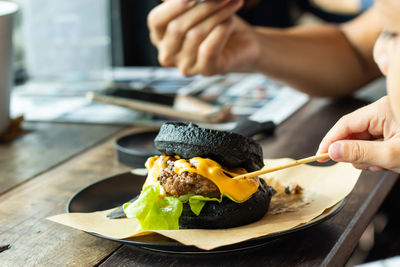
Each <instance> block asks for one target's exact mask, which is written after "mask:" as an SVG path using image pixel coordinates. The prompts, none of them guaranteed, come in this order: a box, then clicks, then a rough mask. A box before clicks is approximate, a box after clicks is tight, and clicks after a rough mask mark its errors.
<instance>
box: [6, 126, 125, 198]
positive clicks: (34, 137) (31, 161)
mask: <svg viewBox="0 0 400 267" xmlns="http://www.w3.org/2000/svg"><path fill="white" fill-rule="evenodd" d="M23 127H24V129H25V130H27V131H28V132H27V133H26V134H25V135H23V136H21V137H20V138H18V139H16V140H14V141H13V142H11V143H2V144H0V170H1V176H0V194H1V193H3V192H5V191H7V190H9V189H11V188H13V187H15V186H17V185H18V184H20V183H23V182H24V181H26V180H28V179H30V178H32V177H34V176H36V175H38V174H40V173H43V172H44V171H46V170H48V169H50V168H51V167H54V166H55V165H57V164H60V163H62V162H63V161H65V160H67V159H68V158H70V157H73V156H74V155H77V154H79V153H80V152H82V151H84V150H85V149H87V148H90V147H92V146H93V145H95V144H97V143H98V142H100V141H102V140H104V139H105V138H107V137H109V136H110V135H112V134H115V133H116V132H118V131H120V130H121V129H123V128H122V127H117V126H103V125H83V124H54V123H53V124H51V123H36V124H35V123H25V124H24V125H23Z"/></svg>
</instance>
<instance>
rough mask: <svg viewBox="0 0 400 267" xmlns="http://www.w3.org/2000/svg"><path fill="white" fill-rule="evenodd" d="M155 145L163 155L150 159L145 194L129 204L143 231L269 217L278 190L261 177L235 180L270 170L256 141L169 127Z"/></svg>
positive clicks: (216, 226) (214, 226) (178, 125)
mask: <svg viewBox="0 0 400 267" xmlns="http://www.w3.org/2000/svg"><path fill="white" fill-rule="evenodd" d="M154 143H155V146H156V148H157V149H158V150H159V151H160V152H161V153H162V155H161V156H153V157H150V158H149V159H148V160H147V162H146V164H145V166H146V168H147V170H148V176H147V178H146V181H145V183H144V185H143V189H142V192H141V194H140V195H139V196H138V198H137V199H136V200H135V201H134V202H132V203H126V204H124V205H123V210H124V213H125V214H126V216H127V217H128V218H130V217H135V218H137V219H138V221H139V224H140V228H139V229H138V230H171V229H180V228H186V229H193V228H196V229H219V228H231V227H236V226H240V225H245V224H249V223H252V222H255V221H257V220H259V219H261V218H262V217H263V216H264V215H265V214H266V212H267V210H268V206H269V202H270V199H271V197H272V195H273V194H274V190H273V188H272V187H270V186H268V185H267V184H266V183H265V181H264V180H262V179H259V178H258V177H255V178H247V179H246V178H245V179H235V178H234V177H235V176H238V175H241V174H245V173H247V172H251V171H255V170H258V169H261V168H262V167H263V165H264V164H263V154H262V149H261V146H260V145H259V144H258V143H256V142H255V141H253V140H252V139H251V138H248V137H245V136H242V135H239V134H236V133H232V132H225V131H217V130H211V129H205V128H200V127H198V126H197V125H195V124H191V123H190V124H187V123H181V122H168V123H165V124H164V125H163V126H162V127H161V129H160V132H159V133H158V135H157V136H156V138H155V140H154Z"/></svg>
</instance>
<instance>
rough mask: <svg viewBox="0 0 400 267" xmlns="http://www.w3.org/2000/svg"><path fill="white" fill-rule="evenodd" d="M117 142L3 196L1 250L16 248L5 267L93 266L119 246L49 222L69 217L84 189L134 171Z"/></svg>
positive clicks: (0, 259)
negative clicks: (121, 158) (122, 160)
mask: <svg viewBox="0 0 400 267" xmlns="http://www.w3.org/2000/svg"><path fill="white" fill-rule="evenodd" d="M138 130H140V129H138ZM81 131H82V129H81ZM128 132H132V131H126V132H124V133H125V134H126V133H128ZM114 140H115V138H111V140H109V141H107V142H106V143H104V144H102V145H100V146H97V147H94V148H92V149H90V150H88V151H87V152H85V153H83V154H81V155H79V156H76V157H74V158H73V159H71V160H69V161H68V162H66V163H64V164H62V165H61V166H58V167H56V168H54V169H52V170H50V171H48V172H46V173H45V174H42V175H39V176H38V177H36V178H35V179H32V180H30V181H28V182H26V183H24V184H22V185H20V186H18V187H17V188H15V189H13V190H10V191H9V192H7V193H5V194H3V195H1V196H0V246H1V245H3V244H10V245H11V248H10V249H8V250H5V251H3V252H2V253H0V266H33V265H38V266H92V265H95V264H97V263H99V262H100V261H101V260H102V259H103V258H104V257H106V256H107V255H109V254H110V253H111V252H113V251H114V250H115V249H116V248H117V247H118V246H119V244H118V243H114V242H111V241H106V240H102V239H100V238H96V237H93V236H91V235H88V234H86V233H84V232H81V231H76V230H74V229H72V228H68V227H65V226H62V225H59V224H56V223H53V222H51V221H48V220H46V219H45V218H46V217H48V216H50V215H55V214H59V213H63V212H65V207H66V204H67V201H68V199H69V198H71V196H72V195H73V194H74V193H75V192H77V191H79V190H80V189H82V188H83V187H85V186H87V185H89V184H91V183H93V182H95V181H99V180H101V179H103V178H105V177H108V176H111V175H113V174H116V173H120V172H124V171H128V170H129V169H130V168H128V167H125V166H122V165H121V164H119V163H118V162H117V161H116V160H115V157H114V147H113V141H114Z"/></svg>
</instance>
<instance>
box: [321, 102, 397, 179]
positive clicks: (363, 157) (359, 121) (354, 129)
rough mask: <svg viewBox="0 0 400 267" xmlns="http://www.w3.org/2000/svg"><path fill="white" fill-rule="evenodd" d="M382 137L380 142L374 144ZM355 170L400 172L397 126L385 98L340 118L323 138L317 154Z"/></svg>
mask: <svg viewBox="0 0 400 267" xmlns="http://www.w3.org/2000/svg"><path fill="white" fill-rule="evenodd" d="M381 137H383V138H384V140H383V141H374V140H376V139H378V138H381ZM326 152H328V153H329V156H330V158H331V159H332V160H334V161H339V162H350V163H353V165H354V167H356V168H358V169H368V170H371V171H379V170H382V169H387V170H392V171H395V172H399V173H400V125H399V123H398V122H397V121H396V120H395V117H394V115H393V112H392V110H391V108H390V103H389V99H388V97H386V96H385V97H383V98H381V99H380V100H378V101H376V102H374V103H372V104H370V105H368V106H366V107H363V108H360V109H358V110H356V111H354V112H352V113H350V114H348V115H346V116H343V117H342V118H341V119H340V120H339V121H338V122H337V123H336V124H335V125H334V126H333V127H332V129H331V130H330V131H329V132H328V133H327V134H326V136H325V137H324V138H323V140H322V142H321V144H320V145H319V149H318V152H317V154H320V153H326Z"/></svg>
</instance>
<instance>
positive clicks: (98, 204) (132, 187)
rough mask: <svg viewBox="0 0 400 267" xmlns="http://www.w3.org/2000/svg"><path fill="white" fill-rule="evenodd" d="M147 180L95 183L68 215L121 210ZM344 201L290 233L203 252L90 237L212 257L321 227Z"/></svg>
mask: <svg viewBox="0 0 400 267" xmlns="http://www.w3.org/2000/svg"><path fill="white" fill-rule="evenodd" d="M145 179H146V177H144V176H139V175H135V174H132V173H130V172H127V173H122V174H118V175H115V176H112V177H110V178H106V179H104V180H101V181H99V182H97V183H94V184H91V185H89V186H87V187H86V188H84V189H82V190H81V191H79V192H78V193H76V194H75V195H74V196H73V197H72V198H71V199H70V200H69V202H68V205H67V212H94V211H99V210H106V209H111V208H114V207H117V206H119V205H121V204H123V203H125V202H127V201H128V200H130V199H132V198H133V197H134V196H136V195H137V194H139V193H140V190H141V188H142V185H143V183H144V181H145ZM344 202H345V201H344V200H342V201H341V202H339V203H338V204H336V205H335V206H333V207H332V208H331V209H330V211H329V212H327V213H325V214H323V215H321V216H319V217H317V218H315V219H313V220H311V221H310V222H308V223H306V224H304V225H301V226H298V227H295V228H292V229H290V230H286V231H282V232H278V233H274V234H270V235H266V236H262V237H259V238H255V239H251V240H247V241H244V242H241V243H237V244H233V245H229V246H223V247H219V248H216V249H214V250H201V249H199V248H197V247H194V246H185V245H183V244H181V243H178V242H176V241H174V240H172V239H169V238H164V237H161V236H158V235H157V236H156V237H155V235H150V236H143V237H140V238H135V239H114V238H109V237H106V236H103V235H99V234H96V233H91V232H89V234H91V235H94V236H97V237H101V238H105V239H108V240H113V241H117V242H120V243H124V244H128V245H132V246H135V247H138V248H142V249H147V250H151V251H157V252H167V253H185V254H186V253H189V254H208V253H221V252H230V251H237V250H244V249H250V248H254V247H258V246H261V245H263V244H265V243H267V242H269V241H271V240H273V239H275V238H278V237H281V236H284V235H287V234H290V233H294V232H297V231H300V230H304V229H306V228H309V227H311V226H314V225H316V224H319V223H321V222H323V221H325V220H327V219H329V218H331V217H332V216H333V215H335V214H336V213H338V212H339V210H340V209H341V208H342V207H343V205H344Z"/></svg>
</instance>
